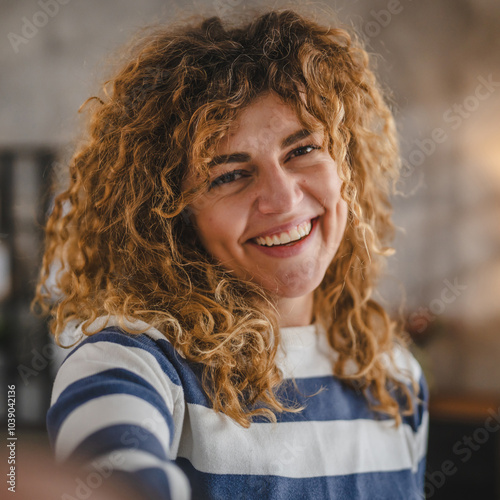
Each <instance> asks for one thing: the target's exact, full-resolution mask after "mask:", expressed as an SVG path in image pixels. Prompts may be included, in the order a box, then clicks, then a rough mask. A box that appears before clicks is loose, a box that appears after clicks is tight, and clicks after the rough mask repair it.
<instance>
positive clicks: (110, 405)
mask: <svg viewBox="0 0 500 500" xmlns="http://www.w3.org/2000/svg"><path fill="white" fill-rule="evenodd" d="M117 424H131V425H139V426H141V427H143V428H145V429H147V430H148V431H150V432H152V433H153V434H154V435H155V436H156V438H157V439H158V440H159V441H160V443H161V444H162V446H163V448H164V450H165V453H166V455H167V456H169V455H170V452H169V436H170V433H169V430H168V426H167V423H166V422H165V420H164V418H163V416H162V414H161V413H160V412H159V411H158V410H157V409H156V408H155V407H154V406H152V405H151V404H149V403H148V402H146V401H144V400H143V399H140V398H137V397H135V396H131V395H128V394H112V395H110V396H102V397H99V398H96V399H92V400H91V401H88V402H86V403H84V404H82V405H81V406H79V407H78V408H76V410H74V411H73V412H72V413H70V414H69V415H68V417H67V418H66V420H65V421H64V422H63V424H62V425H61V428H60V430H59V433H58V435H57V439H56V442H55V455H56V460H57V461H64V460H66V459H67V458H68V456H69V455H70V454H71V453H72V452H73V451H74V450H75V448H76V447H77V446H78V445H79V444H80V443H81V442H82V441H83V440H84V439H85V438H86V437H87V436H89V435H90V434H93V433H94V432H96V431H98V430H100V429H104V428H105V427H109V426H111V425H117ZM138 439H140V436H135V435H132V434H131V435H130V436H128V435H126V434H125V433H124V435H123V441H124V444H127V440H128V441H132V440H135V441H137V440H138Z"/></svg>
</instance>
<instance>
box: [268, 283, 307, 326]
mask: <svg viewBox="0 0 500 500" xmlns="http://www.w3.org/2000/svg"><path fill="white" fill-rule="evenodd" d="M276 306H277V308H278V311H279V314H280V316H279V326H281V327H289V326H307V325H310V324H311V323H312V315H313V293H312V292H311V293H310V294H308V295H305V296H303V297H292V298H288V297H280V298H278V299H277V302H276Z"/></svg>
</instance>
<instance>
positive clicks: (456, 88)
mask: <svg viewBox="0 0 500 500" xmlns="http://www.w3.org/2000/svg"><path fill="white" fill-rule="evenodd" d="M262 5H270V2H265V3H264V2H260V3H259V2H257V1H255V2H244V1H243V0H205V1H190V0H186V1H184V2H182V1H181V0H141V1H139V0H120V1H118V0H107V1H106V2H102V1H98V0H38V1H32V0H23V1H13V0H12V1H9V0H2V1H0V60H1V65H0V99H1V112H0V224H1V225H0V349H1V350H0V366H1V368H2V369H1V370H0V382H1V383H2V387H6V383H7V380H9V382H10V381H12V380H14V381H15V383H16V388H17V417H18V422H19V423H20V425H23V426H25V428H31V429H33V430H37V429H43V426H44V416H45V411H46V409H47V407H48V401H49V399H48V398H49V394H50V387H51V383H52V377H53V374H54V371H55V370H56V368H57V363H58V361H57V360H58V359H59V358H58V356H57V355H56V354H55V350H54V348H53V346H52V345H51V344H50V341H49V340H48V336H47V332H46V327H45V325H44V324H43V322H41V321H40V320H38V319H37V318H35V317H33V316H32V315H30V314H29V302H30V300H31V298H32V295H33V287H34V283H35V280H36V273H37V269H38V266H39V263H40V254H41V242H42V237H43V235H42V230H41V224H43V221H44V216H45V215H44V214H45V213H46V212H47V210H48V207H49V206H50V199H49V198H48V197H47V196H46V195H45V193H47V189H48V185H49V183H50V182H51V180H52V179H53V178H54V175H55V176H56V178H57V176H58V175H63V174H61V172H63V171H64V165H65V163H64V161H65V159H66V158H67V157H68V155H69V154H71V150H72V145H73V144H74V141H75V138H77V137H78V134H79V132H80V126H81V125H80V118H79V116H78V114H77V110H78V108H79V106H80V105H81V104H82V103H83V102H84V101H85V100H86V99H87V98H88V97H89V96H91V95H95V94H96V93H97V92H98V91H99V86H100V84H101V83H102V82H103V80H104V78H105V76H106V73H107V71H108V69H107V68H108V63H109V62H110V59H109V55H110V53H112V52H113V51H114V50H116V49H117V48H118V47H120V46H121V45H122V44H123V43H124V42H126V41H127V40H128V39H129V38H130V36H131V35H132V34H133V33H135V32H136V30H137V29H138V28H140V27H141V26H144V25H146V24H148V23H151V22H161V21H165V20H171V19H174V18H175V17H176V16H179V15H185V13H186V12H196V13H200V12H203V13H206V14H208V15H217V14H220V15H223V16H226V17H237V16H238V13H240V12H242V11H243V10H245V9H247V10H248V9H251V8H254V7H259V6H262ZM273 5H277V6H280V5H283V2H279V3H274V4H273ZM288 5H292V4H290V3H288ZM296 5H297V4H296ZM301 10H302V11H306V12H307V11H309V12H311V14H312V16H313V17H315V18H316V19H317V20H319V21H325V22H328V21H329V20H331V19H332V18H333V14H334V13H336V15H337V16H338V18H339V19H340V20H341V21H342V22H344V23H346V24H348V25H353V26H354V27H355V28H356V29H357V30H358V31H359V32H360V34H361V36H362V37H363V38H364V40H365V42H366V44H367V46H368V49H369V50H370V51H371V52H373V53H374V61H375V62H376V65H377V72H378V74H379V75H380V78H381V80H382V82H383V84H384V86H385V87H387V88H388V89H391V90H392V101H393V109H394V112H395V115H396V120H397V124H398V127H399V131H400V134H401V149H402V157H403V175H402V179H401V182H400V183H399V185H398V188H399V190H400V194H399V195H398V196H396V197H394V200H393V201H394V207H395V212H394V217H395V221H396V223H397V225H398V227H399V228H401V229H400V230H399V231H398V233H397V237H396V241H395V247H396V250H397V252H396V254H395V256H394V257H391V258H390V259H389V265H388V268H387V273H386V276H385V278H384V280H383V282H382V283H381V285H380V288H379V291H378V294H377V298H378V299H379V300H381V301H382V302H383V303H384V304H385V305H386V306H387V307H388V308H389V309H391V310H394V311H396V310H397V308H398V306H399V303H400V299H401V297H403V296H406V302H405V305H404V309H403V314H404V317H405V319H406V321H407V328H408V330H409V332H410V333H411V334H412V337H413V339H414V340H415V346H414V350H415V354H416V355H417V356H418V358H419V360H420V361H421V363H422V365H423V366H424V369H425V371H426V373H427V377H428V380H429V384H430V387H431V391H432V395H433V401H434V403H435V404H434V406H433V407H432V406H431V409H432V411H433V413H432V415H433V416H434V423H435V427H434V431H433V430H432V429H431V443H430V446H431V448H432V450H434V447H435V448H436V450H437V451H436V453H438V454H437V455H436V457H437V458H432V457H431V460H430V464H429V471H428V481H429V482H428V486H427V493H428V497H429V498H430V497H434V498H438V497H439V495H442V496H441V497H439V498H445V495H446V491H448V492H449V493H448V494H449V495H451V493H450V492H451V491H452V490H451V486H450V485H452V484H455V483H456V481H457V480H458V479H457V478H459V477H467V481H469V480H470V481H474V480H476V479H477V478H478V477H479V479H481V473H482V472H481V471H483V472H484V470H485V468H484V467H483V466H482V465H477V466H474V460H475V458H474V457H472V459H471V460H470V461H469V460H467V461H462V460H460V457H459V456H458V455H457V453H456V452H455V451H453V450H454V446H455V447H456V443H457V442H458V441H459V440H460V439H461V438H460V436H461V435H464V436H466V435H468V434H467V432H469V433H470V434H471V436H475V434H474V432H476V433H477V429H480V428H484V425H483V424H484V422H485V421H486V420H485V419H486V418H488V415H489V414H495V415H497V414H498V415H499V418H500V65H499V63H500V35H499V33H500V2H498V1H496V0H354V1H352V0H351V1H347V0H338V1H337V2H333V1H323V2H321V3H316V2H315V3H311V5H309V6H307V8H304V6H303V5H302V6H301ZM4 399H5V398H4V396H2V406H0V408H1V410H2V413H4V412H5V404H4ZM488 412H489V413H488ZM2 421H3V420H2ZM442 423H446V424H447V425H446V426H445V427H439V425H441V424H442ZM453 425H458V426H459V427H456V428H454V427H453ZM461 425H462V427H460V426H461ZM464 425H469V427H468V429H469V430H468V431H467V428H466V427H463V426H464ZM449 429H455V431H454V432H455V434H452V435H451V437H449V438H448V441H449V443H448V441H446V440H445V441H440V439H444V437H443V436H446V432H448V431H449ZM488 432H490V431H488ZM464 433H465V434H464ZM479 434H481V435H482V434H483V433H477V435H478V436H479ZM498 434H500V433H493V432H490V433H489V434H488V439H486V441H484V443H481V442H480V441H481V439H479V438H478V439H477V440H476V441H474V443H475V446H479V448H480V449H479V450H477V452H476V450H475V449H474V448H473V447H471V450H472V451H474V456H480V454H481V453H486V451H485V450H487V449H488V450H489V449H490V448H491V450H490V451H491V455H485V457H484V458H483V459H482V460H486V461H487V463H488V465H487V467H486V469H488V467H489V469H488V471H489V474H490V475H489V476H488V478H489V479H487V480H488V481H494V480H495V479H491V477H492V475H493V477H494V476H497V477H498V475H500V474H499V469H498V468H497V467H498V456H499V454H500V448H499V447H498ZM40 435H41V434H40ZM40 439H43V438H40ZM474 439H475V438H474ZM483 439H484V436H483ZM495 443H496V444H495ZM488 447H490V448H488ZM432 450H431V451H432ZM433 453H434V451H433ZM439 453H441V454H442V457H444V458H440V457H441V456H440V455H439ZM491 457H493V458H491ZM494 457H496V458H494ZM446 458H449V459H451V460H452V462H453V463H454V464H455V465H456V468H457V471H456V472H460V473H456V472H454V473H453V474H447V473H445V472H443V471H442V470H441V468H442V465H443V463H444V460H446ZM495 460H496V462H495ZM480 463H481V464H482V463H483V462H480ZM478 464H479V462H478ZM492 464H493V465H492ZM478 471H479V472H478ZM437 472H439V474H438V473H437ZM478 475H479V476H478ZM441 476H443V477H444V478H445V481H444V482H443V485H440V481H441V479H442V477H441ZM469 476H470V477H469ZM474 478H475V479H474ZM444 483H446V484H444ZM483 483H484V478H483ZM491 484H493V483H491ZM475 487H477V486H475ZM494 487H496V488H497V490H496V491H497V495H498V482H497V485H496V486H491V488H494ZM460 488H461V489H460ZM431 490H432V491H431ZM457 491H461V492H462V496H458V497H457V496H455V497H454V498H468V497H466V496H463V495H464V489H463V486H461V487H460V486H459V487H458V490H457ZM474 491H476V493H477V491H478V490H474ZM488 491H490V490H488ZM491 491H493V490H491ZM491 494H492V493H491ZM471 498H472V497H471ZM476 498H480V496H477V497H476ZM481 498H487V497H486V496H483V497H481ZM491 498H492V497H491Z"/></svg>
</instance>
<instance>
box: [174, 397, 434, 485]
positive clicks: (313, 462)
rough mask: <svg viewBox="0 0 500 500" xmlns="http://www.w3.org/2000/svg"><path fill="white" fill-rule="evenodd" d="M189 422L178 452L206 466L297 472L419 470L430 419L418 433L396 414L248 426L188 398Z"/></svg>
mask: <svg viewBox="0 0 500 500" xmlns="http://www.w3.org/2000/svg"><path fill="white" fill-rule="evenodd" d="M187 409H188V412H189V414H190V422H197V423H198V425H197V426H196V427H195V428H194V429H193V428H192V427H191V426H189V425H186V426H185V428H184V435H183V439H182V440H181V443H180V448H179V455H180V456H182V457H185V458H187V459H188V460H189V461H190V462H191V463H192V464H193V466H194V467H195V468H196V469H198V470H200V471H203V472H207V473H214V474H215V473H216V474H263V475H268V474H272V475H279V476H286V477H293V478H303V477H319V476H336V475H342V474H360V473H364V472H375V471H393V470H401V469H412V470H416V467H418V462H419V461H420V459H421V458H422V457H423V449H424V446H423V444H422V443H421V442H422V440H424V439H426V428H425V427H426V425H427V420H426V419H424V422H423V423H422V426H421V428H420V430H419V431H418V432H417V433H416V434H415V433H414V432H413V431H412V429H411V427H410V426H408V425H406V424H402V425H400V426H399V428H397V429H396V428H395V425H394V421H393V420H382V421H375V420H365V419H358V420H351V421H347V420H338V421H326V422H320V421H312V422H282V423H279V424H266V423H259V424H254V425H251V426H250V428H249V429H245V428H243V427H240V426H239V425H237V424H236V423H234V422H233V421H232V420H231V419H229V418H228V417H227V416H225V415H223V414H220V413H215V412H214V411H212V410H210V409H208V408H205V407H203V406H200V405H191V404H188V408H187Z"/></svg>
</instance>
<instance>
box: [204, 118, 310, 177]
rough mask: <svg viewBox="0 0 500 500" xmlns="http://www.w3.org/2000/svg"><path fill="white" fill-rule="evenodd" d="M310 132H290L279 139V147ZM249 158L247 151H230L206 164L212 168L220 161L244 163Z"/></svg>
mask: <svg viewBox="0 0 500 500" xmlns="http://www.w3.org/2000/svg"><path fill="white" fill-rule="evenodd" d="M311 134H312V131H311V130H308V129H306V128H303V129H301V130H298V131H297V132H294V133H293V134H290V135H289V136H288V137H285V138H284V139H283V140H282V141H281V145H280V146H281V149H285V148H287V147H289V146H291V145H292V144H295V143H296V142H297V141H300V140H301V139H304V138H306V137H309V136H310V135H311ZM251 159H252V157H251V156H250V155H249V154H248V153H231V154H227V155H217V156H215V157H214V158H213V159H212V161H211V162H210V163H209V165H208V166H209V167H210V168H213V167H215V166H217V165H221V164H222V163H246V162H249V161H250V160H251Z"/></svg>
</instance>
